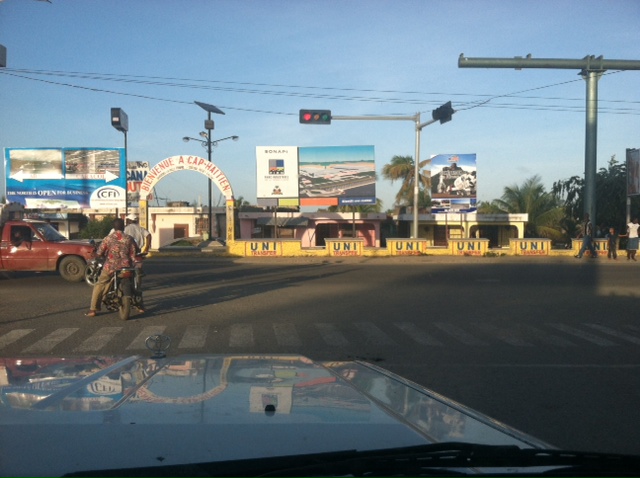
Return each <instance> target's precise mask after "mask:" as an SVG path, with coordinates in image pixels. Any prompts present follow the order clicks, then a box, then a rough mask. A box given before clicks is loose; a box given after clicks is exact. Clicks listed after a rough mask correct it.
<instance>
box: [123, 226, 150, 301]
mask: <svg viewBox="0 0 640 478" xmlns="http://www.w3.org/2000/svg"><path fill="white" fill-rule="evenodd" d="M125 223H126V224H127V225H126V226H125V228H124V233H125V234H128V235H130V236H131V237H133V240H134V241H135V243H136V248H137V252H138V254H146V253H147V252H149V247H151V233H150V232H149V231H147V230H146V229H145V228H144V227H142V226H140V225H139V224H138V216H136V215H135V214H129V215H128V216H127V217H126V218H125ZM135 274H136V281H137V283H138V291H139V292H140V297H139V299H138V310H139V311H140V312H144V302H143V300H142V277H144V275H145V273H144V271H143V270H142V262H141V261H136V272H135Z"/></svg>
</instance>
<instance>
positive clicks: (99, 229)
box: [79, 216, 115, 239]
mask: <svg viewBox="0 0 640 478" xmlns="http://www.w3.org/2000/svg"><path fill="white" fill-rule="evenodd" d="M114 219H115V218H114V217H113V216H105V217H103V218H102V219H97V220H93V221H86V227H81V229H80V234H79V236H80V237H81V238H82V239H104V238H105V237H107V236H108V235H109V232H111V229H112V228H113V220H114Z"/></svg>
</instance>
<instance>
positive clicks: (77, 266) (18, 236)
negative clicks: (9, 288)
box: [0, 216, 95, 282]
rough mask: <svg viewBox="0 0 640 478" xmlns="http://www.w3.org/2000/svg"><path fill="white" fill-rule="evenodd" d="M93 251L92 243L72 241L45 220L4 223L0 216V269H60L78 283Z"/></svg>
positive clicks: (67, 277)
mask: <svg viewBox="0 0 640 478" xmlns="http://www.w3.org/2000/svg"><path fill="white" fill-rule="evenodd" d="M94 251H95V245H94V244H92V243H91V242H89V241H86V240H77V241H70V240H68V239H67V238H66V237H64V236H63V235H62V234H60V233H59V232H58V231H57V230H56V229H55V228H53V227H52V226H51V224H49V223H47V222H45V221H36V220H28V219H27V220H21V219H13V220H5V221H4V222H3V221H2V218H1V216H0V270H3V271H39V272H44V271H56V270H57V271H59V272H60V275H61V276H62V277H63V278H64V279H66V280H68V281H71V282H79V281H81V280H83V279H84V271H85V269H86V267H87V261H88V260H89V259H90V258H91V257H92V256H93V253H94Z"/></svg>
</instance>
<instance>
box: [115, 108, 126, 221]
mask: <svg viewBox="0 0 640 478" xmlns="http://www.w3.org/2000/svg"><path fill="white" fill-rule="evenodd" d="M111 126H113V127H114V128H115V129H117V130H118V131H120V132H121V133H124V160H125V168H124V169H125V171H127V162H128V161H129V154H128V151H127V132H128V131H129V117H128V116H127V113H125V112H124V110H123V109H122V108H111ZM125 174H126V173H125ZM117 212H118V211H117V210H116V215H117ZM128 214H129V182H128V181H125V190H124V215H125V216H127V215H128Z"/></svg>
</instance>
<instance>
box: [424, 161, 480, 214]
mask: <svg viewBox="0 0 640 478" xmlns="http://www.w3.org/2000/svg"><path fill="white" fill-rule="evenodd" d="M476 173H477V168H476V155H475V154H439V155H437V156H434V157H432V158H431V198H432V201H433V207H434V208H445V209H466V208H470V207H475V205H476V196H477V176H476Z"/></svg>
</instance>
